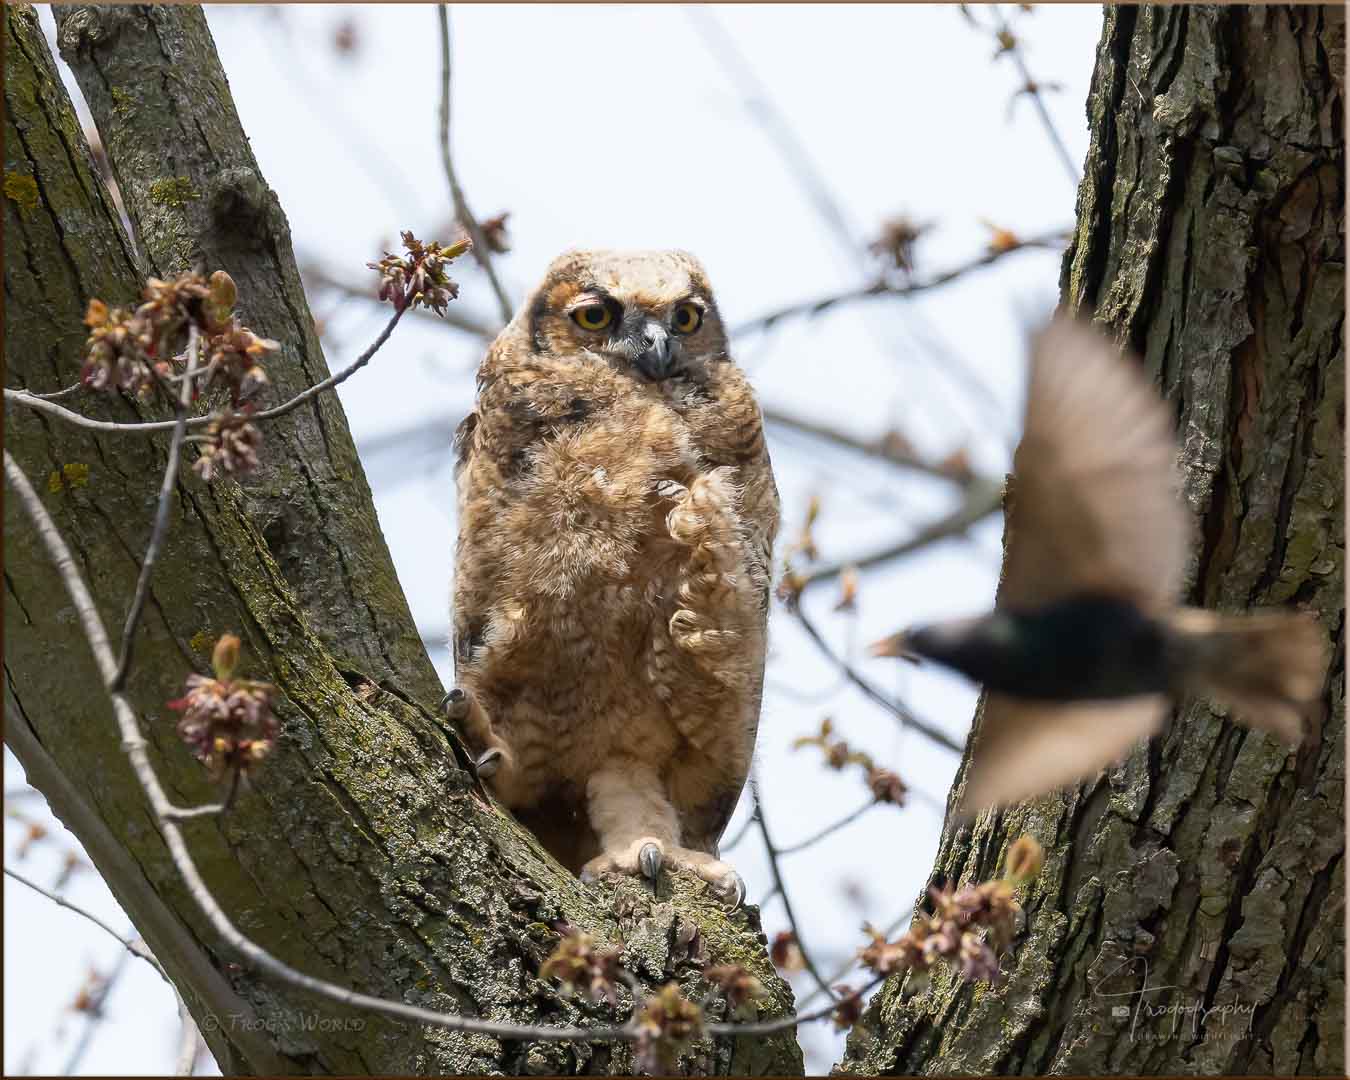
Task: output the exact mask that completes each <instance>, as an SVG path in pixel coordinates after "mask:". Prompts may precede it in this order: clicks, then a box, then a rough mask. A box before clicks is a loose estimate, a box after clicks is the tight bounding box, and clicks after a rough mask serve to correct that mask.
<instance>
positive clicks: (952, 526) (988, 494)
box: [797, 479, 1003, 593]
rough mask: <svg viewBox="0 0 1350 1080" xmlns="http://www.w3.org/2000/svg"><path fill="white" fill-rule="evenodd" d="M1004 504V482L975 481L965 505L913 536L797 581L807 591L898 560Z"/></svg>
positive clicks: (959, 532)
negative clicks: (851, 572) (851, 571)
mask: <svg viewBox="0 0 1350 1080" xmlns="http://www.w3.org/2000/svg"><path fill="white" fill-rule="evenodd" d="M1002 507H1003V485H1002V484H997V483H995V482H994V481H992V480H988V479H986V480H983V481H981V482H978V483H975V484H972V485H971V488H970V490H969V491H968V492H967V493H966V497H965V499H964V500H963V501H962V503H961V505H960V506H958V507H957V508H956V509H955V510H953V511H952V512H951V513H950V514H948V515H947V516H946V517H942V518H939V519H938V520H937V521H935V522H933V523H932V524H930V525H926V526H924V528H922V529H920V530H919V531H918V532H917V533H915V534H914V535H913V536H910V537H908V538H906V539H904V540H901V541H899V542H898V543H894V544H888V545H887V546H886V547H884V548H879V549H878V550H876V551H873V552H869V553H868V554H866V555H859V556H858V557H857V558H853V559H842V560H840V561H839V562H833V563H826V564H824V565H823V566H820V567H817V568H816V569H815V570H812V571H811V572H810V573H808V574H803V575H802V576H801V578H800V580H799V581H798V582H797V585H798V586H799V588H800V590H801V592H803V593H804V592H806V590H807V589H809V588H810V587H811V586H812V585H818V584H819V583H820V582H822V581H829V580H831V579H832V578H836V577H838V576H839V575H840V574H842V573H843V572H844V571H845V570H846V569H848V568H850V567H851V568H853V569H854V570H868V569H871V568H872V567H874V566H881V565H883V564H885V563H888V562H894V561H895V560H896V559H901V558H904V557H905V556H906V555H912V554H914V552H916V551H918V550H919V549H920V548H925V547H927V546H928V545H930V544H936V543H938V542H939V541H942V540H947V539H949V538H951V537H953V536H961V535H963V534H964V533H966V532H968V531H969V530H970V529H971V528H972V527H973V526H975V525H977V524H978V523H979V522H981V521H983V520H984V519H985V518H987V517H988V516H989V515H990V514H994V513H997V512H998V511H999V510H1001V509H1002Z"/></svg>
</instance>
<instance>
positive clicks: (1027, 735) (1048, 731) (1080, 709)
mask: <svg viewBox="0 0 1350 1080" xmlns="http://www.w3.org/2000/svg"><path fill="white" fill-rule="evenodd" d="M1167 707H1168V703H1167V699H1166V698H1165V697H1162V696H1161V695H1149V696H1147V697H1135V698H1125V699H1123V700H1120V701H1111V702H1073V703H1070V704H1067V705H1061V704H1058V703H1052V702H1039V701H1022V700H1018V699H1015V698H1010V697H1005V696H1004V695H1002V694H990V695H989V696H988V698H987V699H986V701H985V704H984V716H983V720H982V722H981V724H980V729H979V732H978V733H977V735H976V743H975V747H974V750H973V752H972V761H971V766H970V772H969V774H968V775H967V777H966V781H965V785H964V790H963V791H962V793H961V798H960V802H959V803H958V805H957V816H958V817H960V818H969V817H972V816H973V815H975V814H977V813H979V812H980V811H982V810H987V809H989V808H990V807H993V806H1004V805H1006V804H1008V803H1014V802H1021V801H1022V800H1024V799H1031V798H1035V797H1036V796H1038V795H1044V794H1045V793H1047V792H1050V791H1054V790H1056V789H1057V788H1062V787H1065V786H1067V785H1070V784H1075V783H1078V782H1079V781H1081V780H1086V779H1088V778H1090V777H1092V776H1094V775H1096V774H1097V773H1098V772H1100V771H1101V770H1102V769H1104V768H1107V767H1108V766H1110V765H1113V764H1115V763H1116V762H1118V761H1120V760H1121V759H1122V758H1124V757H1125V755H1126V754H1127V753H1129V751H1130V749H1131V748H1132V747H1133V746H1134V745H1135V744H1136V743H1138V742H1139V741H1140V740H1141V739H1146V738H1148V737H1149V736H1150V735H1153V734H1154V733H1155V732H1156V731H1157V730H1158V729H1159V728H1160V727H1161V726H1162V721H1163V717H1164V716H1165V715H1166V714H1167Z"/></svg>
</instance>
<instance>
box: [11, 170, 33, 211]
mask: <svg viewBox="0 0 1350 1080" xmlns="http://www.w3.org/2000/svg"><path fill="white" fill-rule="evenodd" d="M5 198H7V199H11V200H13V201H14V202H16V203H18V204H19V209H20V210H36V209H37V208H38V186H37V181H36V180H34V179H33V178H32V177H31V176H27V175H25V174H24V173H18V172H6V173H5Z"/></svg>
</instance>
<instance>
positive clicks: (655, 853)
mask: <svg viewBox="0 0 1350 1080" xmlns="http://www.w3.org/2000/svg"><path fill="white" fill-rule="evenodd" d="M663 862H665V856H664V855H663V854H662V853H661V848H660V846H659V845H657V844H643V845H642V850H641V851H639V852H638V866H639V867H640V868H641V870H642V876H643V877H645V878H646V879H647V880H648V881H650V882H651V883H652V884H653V885H654V884H656V879H657V878H658V877H659V876H660V874H661V864H662V863H663Z"/></svg>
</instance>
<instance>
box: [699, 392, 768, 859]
mask: <svg viewBox="0 0 1350 1080" xmlns="http://www.w3.org/2000/svg"><path fill="white" fill-rule="evenodd" d="M746 392H747V393H748V392H749V391H748V388H747V390H746ZM752 407H753V409H754V412H753V419H752V420H751V421H750V423H748V424H747V425H746V426H745V427H743V428H742V429H741V430H742V433H743V434H746V435H748V437H749V441H748V450H747V451H743V452H742V455H740V456H741V460H740V461H739V463H738V464H737V465H736V483H737V484H738V485H739V487H740V489H741V498H740V517H741V525H742V528H743V530H744V533H743V535H744V542H745V564H746V569H747V571H748V573H749V575H750V579H751V582H752V584H753V585H754V588H755V591H756V593H757V594H758V596H759V619H760V622H759V626H760V631H761V633H760V637H759V640H760V643H761V644H760V649H761V651H760V655H759V656H758V657H757V658H756V659H757V663H756V667H755V683H754V686H753V688H752V690H751V699H752V701H753V707H752V708H751V710H750V715H749V716H748V718H747V728H746V732H745V745H746V755H745V760H746V762H747V766H748V763H749V761H750V756H751V754H753V752H754V746H755V741H756V738H757V737H758V734H759V716H760V709H761V707H762V705H763V700H764V667H765V662H766V660H767V637H766V635H765V631H766V630H767V628H768V620H769V603H770V600H771V598H772V595H773V544H774V539H775V537H776V536H777V535H778V521H779V501H778V486H777V484H775V483H774V478H773V465H772V463H771V461H770V460H769V449H768V447H767V446H766V445H765V442H764V435H763V421H762V419H761V417H760V414H759V409H758V407H757V406H753V401H752ZM745 781H746V776H745V775H741V776H738V777H737V778H736V779H735V782H734V784H733V785H732V786H730V787H728V788H727V789H726V790H724V791H720V792H718V793H717V795H716V796H715V797H714V799H713V801H712V803H711V805H710V806H709V807H708V808H707V810H706V812H705V813H704V814H703V815H701V816H702V817H703V818H704V820H705V821H706V836H707V843H706V844H705V845H703V846H704V847H705V849H706V850H708V851H711V852H713V853H716V851H717V842H718V840H719V839H720V838H721V836H722V833H723V832H724V831H725V830H726V827H727V825H728V823H730V821H731V816H732V814H733V813H735V811H736V804H737V802H739V801H740V795H741V791H742V790H743V789H744V787H745Z"/></svg>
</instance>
